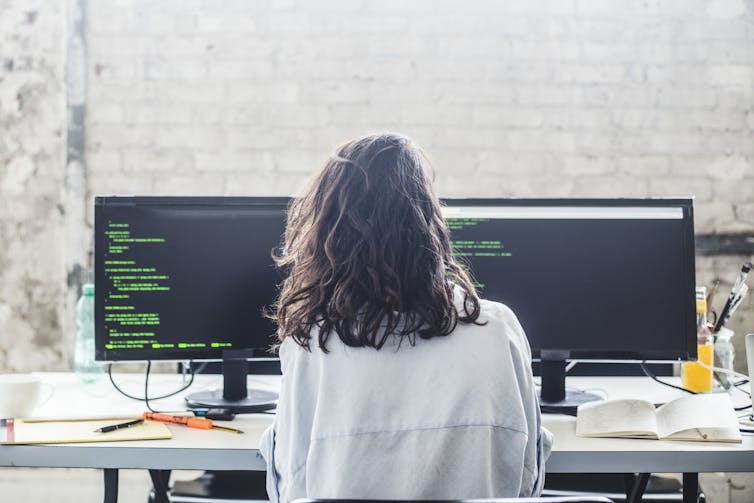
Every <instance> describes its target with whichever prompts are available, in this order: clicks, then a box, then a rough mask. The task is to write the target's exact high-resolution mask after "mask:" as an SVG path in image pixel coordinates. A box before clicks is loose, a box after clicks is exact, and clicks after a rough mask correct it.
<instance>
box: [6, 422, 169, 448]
mask: <svg viewBox="0 0 754 503" xmlns="http://www.w3.org/2000/svg"><path fill="white" fill-rule="evenodd" d="M122 422H123V420H122V419H112V420H103V419H99V420H93V421H42V422H38V421H25V420H23V419H3V420H0V444H65V443H74V442H75V443H78V442H122V441H127V440H161V439H169V438H172V437H173V435H172V434H171V433H170V430H169V429H168V427H167V426H166V425H165V423H161V422H159V421H144V422H143V423H141V424H138V425H136V426H131V427H130V428H121V429H119V430H115V431H111V432H107V433H98V432H95V431H94V430H96V429H98V428H102V427H103V426H110V425H113V424H118V423H122Z"/></svg>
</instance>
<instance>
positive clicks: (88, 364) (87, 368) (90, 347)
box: [73, 284, 104, 383]
mask: <svg viewBox="0 0 754 503" xmlns="http://www.w3.org/2000/svg"><path fill="white" fill-rule="evenodd" d="M76 326H77V327H78V330H77V331H76V347H75V351H74V353H73V369H74V371H75V372H76V374H77V375H78V376H79V379H81V381H83V382H85V383H94V382H97V381H99V379H100V378H101V377H102V374H103V370H104V369H103V368H102V365H100V364H99V363H97V362H96V361H95V360H94V285H92V284H85V285H83V286H82V289H81V298H80V299H79V301H78V303H77V304H76Z"/></svg>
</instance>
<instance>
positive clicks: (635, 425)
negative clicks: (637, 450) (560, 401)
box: [576, 400, 657, 437]
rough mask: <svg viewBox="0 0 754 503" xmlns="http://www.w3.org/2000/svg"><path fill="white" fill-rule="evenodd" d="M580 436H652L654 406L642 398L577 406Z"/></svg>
mask: <svg viewBox="0 0 754 503" xmlns="http://www.w3.org/2000/svg"><path fill="white" fill-rule="evenodd" d="M576 435H578V436H580V437H646V436H649V437H656V436H657V421H656V419H655V407H654V405H653V404H652V403H650V402H647V401H646V400H608V401H604V402H590V403H585V404H583V405H580V406H579V408H578V411H577V415H576Z"/></svg>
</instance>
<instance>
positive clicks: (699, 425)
mask: <svg viewBox="0 0 754 503" xmlns="http://www.w3.org/2000/svg"><path fill="white" fill-rule="evenodd" d="M738 428H739V426H738V419H737V417H736V413H735V411H734V410H733V404H732V403H731V401H730V397H729V396H728V395H727V394H725V393H713V394H699V395H689V396H684V397H682V398H677V399H675V400H671V401H670V402H668V403H666V404H664V405H662V406H660V407H658V408H656V409H655V406H654V404H652V403H651V402H648V401H645V400H607V401H604V402H590V403H585V404H583V405H580V406H579V408H578V411H577V415H576V435H577V436H580V437H632V438H659V439H663V440H695V441H700V442H736V443H740V442H741V433H740V431H739V429H738Z"/></svg>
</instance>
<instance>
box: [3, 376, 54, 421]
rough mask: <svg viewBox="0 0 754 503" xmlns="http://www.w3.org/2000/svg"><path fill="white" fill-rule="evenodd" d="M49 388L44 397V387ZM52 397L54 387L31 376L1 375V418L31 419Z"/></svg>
mask: <svg viewBox="0 0 754 503" xmlns="http://www.w3.org/2000/svg"><path fill="white" fill-rule="evenodd" d="M43 386H46V387H48V393H47V396H46V397H42V387H43ZM51 397H52V385H51V384H48V383H43V382H42V381H41V379H39V377H36V376H33V375H30V374H0V418H2V419H6V418H20V417H29V416H31V413H32V412H33V411H34V408H35V407H38V406H39V405H42V404H43V403H44V402H46V401H47V400H49V399H50V398H51Z"/></svg>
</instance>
